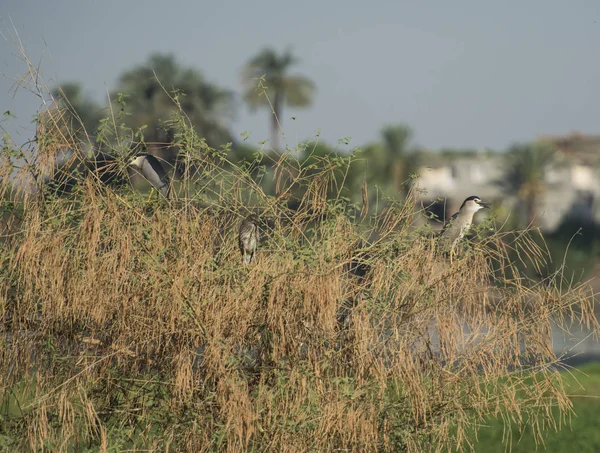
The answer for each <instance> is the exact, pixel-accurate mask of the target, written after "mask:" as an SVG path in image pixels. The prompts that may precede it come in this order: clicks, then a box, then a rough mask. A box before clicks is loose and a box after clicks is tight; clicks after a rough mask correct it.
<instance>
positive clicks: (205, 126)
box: [115, 53, 233, 147]
mask: <svg viewBox="0 0 600 453" xmlns="http://www.w3.org/2000/svg"><path fill="white" fill-rule="evenodd" d="M174 91H178V92H181V93H183V95H182V96H180V97H179V102H180V103H181V108H182V110H183V111H184V113H185V114H186V115H187V116H188V117H189V119H190V121H191V123H192V125H193V126H194V128H195V130H196V132H197V133H198V135H199V136H200V137H204V138H206V141H207V143H208V144H209V145H211V146H214V147H216V146H218V145H221V144H223V143H224V142H226V141H229V140H230V139H231V136H230V134H229V131H228V128H227V126H226V123H227V120H228V119H229V118H230V117H231V113H232V100H233V97H232V93H231V92H229V91H227V90H225V89H222V88H220V87H218V86H215V85H213V84H211V83H208V82H207V81H206V80H205V79H204V77H203V76H202V74H201V73H200V72H199V71H197V70H196V69H193V68H186V67H183V66H181V65H180V64H179V63H178V62H177V61H176V60H175V57H174V56H173V55H172V54H161V53H155V54H152V55H150V57H149V58H148V60H147V61H146V62H145V63H143V64H141V65H139V66H136V67H134V68H133V69H130V70H128V71H126V72H124V73H123V74H121V76H120V77H119V84H118V88H117V89H116V90H115V92H116V93H123V94H127V95H129V97H128V98H127V108H128V110H129V111H130V112H131V113H132V116H131V119H130V126H131V127H134V128H136V127H140V126H143V125H147V126H148V131H147V133H146V139H147V140H148V141H155V142H168V141H170V139H171V137H170V133H169V130H167V129H165V127H164V124H163V121H167V120H169V119H170V116H171V114H172V113H173V112H175V111H176V110H177V108H178V107H177V106H176V104H175V103H174V102H173V100H172V99H171V96H172V95H173V92H174Z"/></svg>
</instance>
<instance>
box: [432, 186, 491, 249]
mask: <svg viewBox="0 0 600 453" xmlns="http://www.w3.org/2000/svg"><path fill="white" fill-rule="evenodd" d="M484 208H489V204H488V203H486V202H484V201H481V199H480V198H479V197H477V196H471V197H469V198H467V199H466V200H465V201H464V202H463V204H462V206H461V207H460V209H459V210H458V212H457V213H455V214H454V215H453V216H452V217H450V218H449V219H448V220H447V221H446V223H445V224H444V227H443V228H442V231H441V232H440V235H439V239H438V250H440V251H441V252H443V253H449V254H450V261H452V255H453V254H454V253H455V252H456V247H457V245H458V244H459V242H460V240H461V239H462V238H463V237H464V235H465V233H467V232H468V231H469V228H471V224H472V223H473V216H474V215H475V213H476V212H477V211H479V210H480V209H484Z"/></svg>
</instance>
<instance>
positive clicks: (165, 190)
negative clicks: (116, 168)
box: [129, 154, 171, 199]
mask: <svg viewBox="0 0 600 453" xmlns="http://www.w3.org/2000/svg"><path fill="white" fill-rule="evenodd" d="M129 165H131V166H132V167H133V168H134V169H135V171H137V172H138V173H139V174H141V175H142V176H143V177H144V178H145V179H146V180H147V181H148V182H149V183H150V184H151V185H152V191H154V189H156V190H157V191H158V192H160V193H161V194H162V195H163V196H164V197H165V198H169V192H170V189H171V180H170V179H169V175H168V174H167V172H166V171H165V169H164V168H163V166H162V165H161V163H160V162H159V161H158V159H157V158H156V157H154V156H153V155H151V154H143V155H141V156H137V157H136V158H135V159H133V160H132V161H131V163H130V164H129ZM152 191H151V192H150V196H151V195H152ZM148 199H150V197H148Z"/></svg>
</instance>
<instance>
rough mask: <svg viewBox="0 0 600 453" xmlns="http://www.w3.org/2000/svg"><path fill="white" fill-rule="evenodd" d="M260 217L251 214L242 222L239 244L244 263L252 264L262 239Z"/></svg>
mask: <svg viewBox="0 0 600 453" xmlns="http://www.w3.org/2000/svg"><path fill="white" fill-rule="evenodd" d="M258 222H259V221H258V217H256V215H254V214H250V215H249V216H248V217H246V218H245V219H244V220H242V222H241V223H240V228H239V233H238V245H239V246H240V252H241V253H242V259H243V260H244V264H250V262H251V261H252V258H253V257H254V254H255V253H256V250H258V243H259V241H260V231H259V230H258Z"/></svg>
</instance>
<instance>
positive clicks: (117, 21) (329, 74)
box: [0, 0, 600, 149]
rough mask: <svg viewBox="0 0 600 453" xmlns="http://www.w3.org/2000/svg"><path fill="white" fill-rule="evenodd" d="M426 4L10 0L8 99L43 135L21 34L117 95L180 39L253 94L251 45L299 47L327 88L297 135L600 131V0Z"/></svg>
mask: <svg viewBox="0 0 600 453" xmlns="http://www.w3.org/2000/svg"><path fill="white" fill-rule="evenodd" d="M426 3H427V4H425V2H406V1H404V2H402V1H397V2H391V1H390V2H370V3H366V2H364V1H357V0H347V1H343V2H342V1H337V2H322V1H314V0H308V1H303V2H282V1H275V0H258V1H254V2H245V1H236V2H231V1H230V2H206V1H196V2H192V1H177V0H175V1H170V2H159V1H156V0H147V1H144V2H123V1H115V0H106V1H102V2H98V1H90V0H62V1H60V2H43V1H34V0H3V1H2V5H1V6H0V16H1V19H0V20H1V23H0V30H1V31H2V36H0V73H1V74H2V76H1V77H0V110H2V112H4V111H6V110H11V111H12V112H13V113H14V114H16V115H17V116H18V121H12V123H11V125H10V126H9V127H8V129H9V131H10V132H11V133H12V134H13V135H14V133H15V132H18V135H16V136H14V137H13V138H15V139H16V141H17V142H19V141H25V140H27V139H28V138H30V136H31V135H32V132H33V127H32V126H31V125H29V120H30V118H31V116H32V115H33V114H34V113H35V111H36V109H37V108H38V107H39V105H40V102H39V99H38V98H36V97H35V96H33V95H30V94H26V93H19V94H18V95H17V97H16V98H13V96H12V93H10V92H9V91H10V88H11V85H12V84H13V82H14V80H15V79H16V78H18V77H19V76H21V75H22V74H23V73H25V72H26V67H25V65H24V64H23V62H22V61H21V60H20V57H19V55H18V52H17V48H16V46H15V44H14V42H13V40H12V37H11V34H14V32H15V31H16V33H18V36H19V37H20V39H21V41H22V43H23V45H24V46H25V48H26V50H27V54H28V55H29V57H30V58H31V59H32V60H33V61H34V62H35V63H39V64H40V65H41V68H42V72H43V73H44V74H45V75H46V76H47V77H48V78H49V79H52V80H54V81H58V82H62V81H66V80H73V81H78V82H81V83H82V84H83V87H84V90H85V92H86V93H88V94H90V95H91V96H93V97H94V99H96V100H98V101H103V103H105V101H106V90H107V89H111V88H113V87H114V86H115V84H116V78H117V76H118V74H119V73H121V72H122V71H123V70H125V69H127V68H130V67H132V66H135V65H137V64H140V63H142V62H144V61H145V60H146V58H147V57H148V55H149V54H150V53H151V52H153V51H161V52H170V51H172V52H174V54H175V56H176V58H177V59H178V61H179V62H180V63H182V64H184V65H188V66H192V67H195V68H197V69H199V70H200V71H201V72H202V73H203V74H204V75H205V77H206V78H207V80H208V81H209V82H213V83H216V84H218V85H220V86H222V87H225V88H229V89H232V90H234V91H236V93H239V92H240V91H241V84H240V75H239V74H240V70H241V68H242V67H243V65H244V63H245V62H246V61H247V60H248V58H250V57H251V56H253V55H254V54H256V53H257V52H258V51H259V50H260V49H262V48H264V47H266V46H271V47H274V48H275V49H276V50H278V51H279V50H282V49H284V48H285V47H286V46H287V45H292V46H293V52H294V54H295V55H296V56H297V57H298V58H299V59H300V63H299V64H298V65H297V66H295V67H294V68H293V69H292V71H291V72H292V73H298V74H302V75H305V76H307V77H309V78H311V79H312V80H314V81H315V83H316V85H317V88H318V92H317V96H316V99H315V103H314V105H313V106H312V107H311V108H310V109H306V110H301V111H295V110H294V109H286V110H285V112H284V119H283V120H284V122H283V127H284V130H285V132H286V135H287V141H288V143H289V144H294V143H295V142H296V140H304V139H307V138H310V137H311V136H313V135H314V133H315V132H316V130H317V129H321V131H322V137H323V138H324V139H325V141H327V142H328V143H336V142H337V140H338V139H339V138H342V137H346V136H350V137H351V138H352V140H351V145H357V146H358V145H361V144H362V143H364V142H367V141H369V140H372V139H374V138H376V137H377V136H378V134H379V130H380V129H381V127H382V125H383V124H387V123H399V122H403V123H408V124H410V125H411V126H412V127H413V128H414V130H415V131H416V142H417V143H418V144H420V145H422V146H425V147H428V148H439V147H475V148H479V147H490V148H494V149H503V148H505V147H506V146H508V145H509V144H510V143H513V142H515V141H524V140H532V139H534V138H535V137H536V136H537V135H538V134H564V133H567V132H569V131H572V130H579V131H582V132H584V133H593V132H595V131H597V130H598V128H597V124H598V118H599V113H600V91H599V90H597V89H595V88H596V85H597V83H598V80H599V79H600V59H599V58H598V44H599V43H600V25H599V23H598V20H599V19H600V3H598V2H597V1H594V0H587V1H584V0H581V1H578V2H565V1H559V0H535V1H534V0H531V1H528V2H526V3H525V2H520V1H503V2H481V1H453V2H447V1H441V0H436V1H429V2H426ZM237 101H238V103H239V106H238V108H237V109H236V111H237V114H236V117H235V120H234V124H233V131H234V133H235V135H238V134H240V133H242V132H244V131H251V133H252V135H251V139H250V142H251V143H257V142H258V141H260V140H264V139H266V138H268V117H267V115H268V113H267V111H266V110H259V111H258V112H257V113H254V114H252V113H250V112H249V110H248V108H247V107H246V106H245V105H243V104H242V101H241V99H239V97H238V99H237ZM292 116H296V117H297V119H296V120H295V121H291V120H290V119H289V118H290V117H292ZM16 123H19V126H20V127H19V128H17V127H16ZM23 126H28V127H27V129H26V130H23V129H22V127H23Z"/></svg>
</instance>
